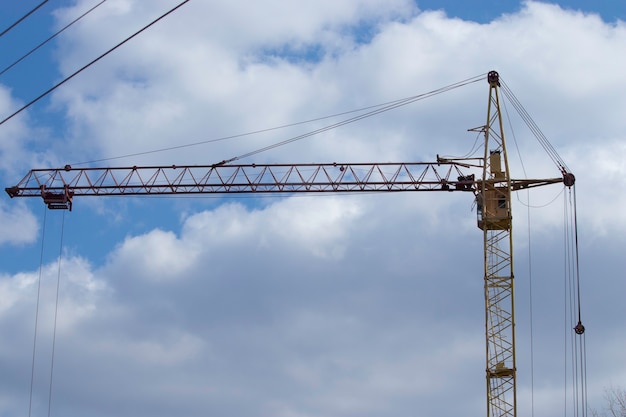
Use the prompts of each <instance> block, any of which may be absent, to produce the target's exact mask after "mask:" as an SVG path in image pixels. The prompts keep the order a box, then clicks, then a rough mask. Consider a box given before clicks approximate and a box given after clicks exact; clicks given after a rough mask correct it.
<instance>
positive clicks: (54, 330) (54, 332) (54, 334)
mask: <svg viewBox="0 0 626 417" xmlns="http://www.w3.org/2000/svg"><path fill="white" fill-rule="evenodd" d="M64 234H65V210H63V216H62V220H61V241H60V244H59V259H58V261H57V288H56V300H55V304H54V325H53V328H52V353H51V357H50V386H49V389H48V417H50V411H51V409H52V381H53V375H54V353H55V348H56V340H57V319H58V316H59V289H60V287H61V263H62V259H63V236H64Z"/></svg>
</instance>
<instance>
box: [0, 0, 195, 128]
mask: <svg viewBox="0 0 626 417" xmlns="http://www.w3.org/2000/svg"><path fill="white" fill-rule="evenodd" d="M188 2H189V0H184V1H183V2H181V3H179V4H178V5H177V6H175V7H173V8H171V9H170V10H169V11H167V12H165V13H164V14H162V15H161V16H159V17H158V18H156V19H155V20H153V21H152V22H150V23H148V24H147V25H146V26H144V27H143V28H141V29H139V30H138V31H137V32H135V33H133V34H132V35H130V36H129V37H127V38H126V39H124V40H123V41H122V42H120V43H118V44H117V45H115V46H114V47H113V48H111V49H109V50H108V51H106V52H105V53H103V54H102V55H100V56H99V57H97V58H96V59H94V60H93V61H91V62H89V63H88V64H87V65H85V66H83V67H82V68H80V69H78V70H77V71H75V72H74V73H73V74H71V75H69V76H67V77H65V78H64V79H63V80H62V81H60V82H59V83H57V84H55V85H54V86H52V87H50V88H49V89H48V90H46V91H44V92H43V93H41V94H40V95H39V96H37V97H36V98H34V99H32V100H31V101H29V102H28V103H26V104H25V105H24V106H22V107H20V108H19V109H18V110H16V111H15V112H13V113H12V114H10V115H9V116H7V117H6V118H5V119H4V120H2V121H0V125H3V124H4V123H5V122H7V121H9V120H11V119H12V118H13V117H15V116H17V115H18V114H20V113H21V112H22V111H24V110H26V109H27V108H28V107H30V106H32V105H33V104H35V103H36V102H38V101H39V100H41V99H42V98H44V97H45V96H47V95H48V94H50V93H51V92H53V91H54V90H56V89H57V88H59V87H60V86H62V85H63V84H65V83H66V82H68V81H69V80H71V79H72V78H74V77H75V76H77V75H78V74H80V73H81V72H83V71H84V70H86V69H87V68H89V67H90V66H92V65H93V64H95V63H96V62H98V61H100V60H101V59H102V58H104V57H105V56H107V55H108V54H110V53H111V52H113V51H115V50H116V49H117V48H119V47H120V46H122V45H124V44H125V43H126V42H128V41H130V40H131V39H133V38H134V37H136V36H137V35H139V34H140V33H142V32H143V31H145V30H146V29H148V28H150V27H151V26H152V25H154V24H155V23H157V22H158V21H160V20H162V19H164V18H165V17H167V16H168V15H170V14H171V13H173V12H174V11H176V10H177V9H179V8H180V7H182V6H183V5H184V4H185V3H188Z"/></svg>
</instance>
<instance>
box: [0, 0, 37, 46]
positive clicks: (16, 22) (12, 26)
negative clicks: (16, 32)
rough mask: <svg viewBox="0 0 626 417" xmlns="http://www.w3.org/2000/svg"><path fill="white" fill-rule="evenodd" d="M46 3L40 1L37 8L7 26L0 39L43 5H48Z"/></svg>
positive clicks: (0, 33) (0, 34)
mask: <svg viewBox="0 0 626 417" xmlns="http://www.w3.org/2000/svg"><path fill="white" fill-rule="evenodd" d="M48 1H49V0H44V1H42V2H41V3H39V4H38V5H37V6H35V8H33V9H32V10H31V11H30V12H28V13H26V14H25V15H24V16H22V17H20V18H19V19H17V20H16V21H15V22H14V23H13V24H12V25H11V26H9V27H8V28H6V29H5V30H3V31H2V32H0V38H1V37H3V36H4V35H6V33H7V32H8V31H10V30H11V29H13V28H14V27H15V26H17V25H19V24H20V23H22V22H23V21H24V20H25V19H26V18H27V17H28V16H30V15H31V14H33V13H35V12H36V11H37V10H38V9H39V8H40V7H41V6H43V5H44V4H46V3H48Z"/></svg>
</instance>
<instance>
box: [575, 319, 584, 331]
mask: <svg viewBox="0 0 626 417" xmlns="http://www.w3.org/2000/svg"><path fill="white" fill-rule="evenodd" d="M574 331H575V332H576V334H583V333H585V326H583V323H582V322H581V321H580V320H579V321H578V324H577V325H576V327H574Z"/></svg>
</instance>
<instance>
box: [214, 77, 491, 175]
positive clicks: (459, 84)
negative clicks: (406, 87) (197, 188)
mask: <svg viewBox="0 0 626 417" xmlns="http://www.w3.org/2000/svg"><path fill="white" fill-rule="evenodd" d="M483 78H484V74H481V75H479V76H476V77H472V78H468V79H466V80H463V81H459V82H457V83H454V84H450V85H448V86H445V87H442V88H439V89H437V90H433V91H430V92H428V93H424V94H419V95H416V96H412V97H407V98H405V99H402V100H397V101H394V102H391V103H390V104H388V105H385V106H383V107H381V108H377V109H376V110H372V111H370V112H367V113H364V114H361V115H358V116H354V117H351V118H349V119H345V120H342V121H340V122H337V123H333V124H331V125H328V126H324V127H322V128H319V129H316V130H313V131H311V132H308V133H304V134H302V135H298V136H294V137H292V138H289V139H286V140H283V141H280V142H276V143H274V144H271V145H268V146H265V147H262V148H259V149H256V150H254V151H251V152H247V153H244V154H242V155H239V156H236V157H233V158H231V159H227V160H224V161H222V162H220V163H219V164H225V163H230V162H234V161H237V160H240V159H243V158H247V157H249V156H252V155H256V154H258V153H261V152H265V151H268V150H270V149H274V148H277V147H280V146H284V145H287V144H289V143H292V142H295V141H299V140H302V139H305V138H308V137H311V136H314V135H317V134H318V133H322V132H326V131H328V130H331V129H335V128H338V127H340V126H344V125H347V124H350V123H354V122H356V121H359V120H363V119H366V118H368V117H372V116H375V115H378V114H381V113H385V112H387V111H390V110H394V109H396V108H398V107H402V106H406V105H408V104H411V103H414V102H416V101H419V100H423V99H426V98H429V97H432V96H435V95H438V94H441V93H444V92H446V91H450V90H453V89H456V88H459V87H462V86H465V85H468V84H472V83H475V82H478V81H481V80H483Z"/></svg>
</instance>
